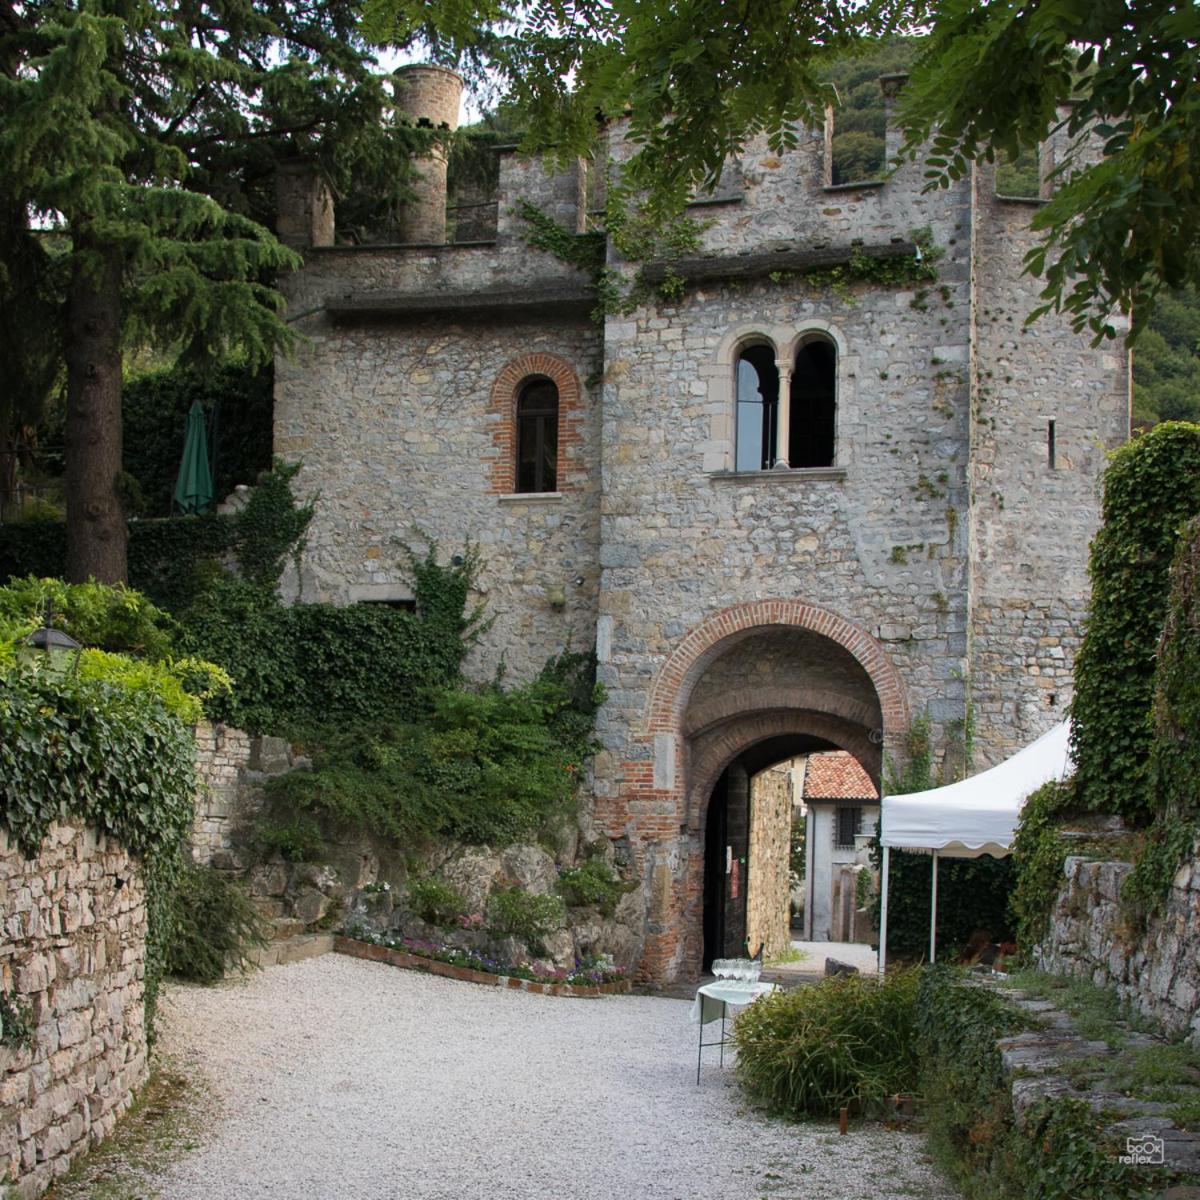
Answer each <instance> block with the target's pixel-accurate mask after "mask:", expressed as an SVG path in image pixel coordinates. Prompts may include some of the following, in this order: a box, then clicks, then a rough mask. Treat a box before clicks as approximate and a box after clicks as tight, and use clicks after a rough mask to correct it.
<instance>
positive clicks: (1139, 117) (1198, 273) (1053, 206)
mask: <svg viewBox="0 0 1200 1200" xmlns="http://www.w3.org/2000/svg"><path fill="white" fill-rule="evenodd" d="M1198 67H1200V9H1197V8H1196V6H1195V5H1193V4H1190V3H1179V2H1178V0H1140V2H1139V3H1137V4H1136V5H1133V4H1127V3H1103V4H1097V3H1094V2H1093V0H1031V2H1030V3H1027V4H1020V5H1016V4H980V3H978V2H977V0H942V2H941V3H939V4H938V5H937V7H936V9H935V10H934V14H933V21H932V25H931V30H930V35H929V37H928V39H927V40H926V41H925V42H924V44H923V46H922V50H921V55H920V57H919V58H918V60H917V62H916V64H915V65H914V67H913V72H912V78H911V80H910V84H909V87H908V89H907V92H906V99H905V103H904V105H903V113H902V117H903V120H904V122H905V125H906V130H907V143H906V150H907V152H908V153H909V154H911V155H914V156H916V155H924V154H925V153H926V151H925V146H926V144H927V143H928V142H929V141H930V140H931V139H932V153H931V154H929V155H928V156H927V157H926V162H927V163H928V166H929V173H930V177H931V179H932V181H933V182H934V183H936V184H943V185H944V184H948V183H949V182H951V181H952V180H954V179H957V178H960V177H961V176H962V175H963V173H964V172H965V171H966V170H967V169H968V164H969V163H970V161H971V160H972V159H974V158H976V157H977V156H979V155H980V154H983V155H985V156H991V155H992V154H993V153H1000V152H1002V153H1004V154H1007V155H1008V156H1009V157H1010V158H1016V157H1017V156H1018V155H1019V154H1020V153H1021V152H1022V151H1027V150H1030V149H1032V148H1033V147H1034V146H1035V145H1036V144H1037V143H1038V141H1039V140H1041V139H1042V138H1044V137H1045V136H1046V134H1047V132H1048V131H1051V130H1058V129H1061V130H1062V131H1063V132H1064V133H1065V135H1066V136H1067V137H1069V138H1072V139H1081V138H1083V137H1084V136H1085V135H1087V134H1088V133H1094V134H1095V135H1096V136H1097V137H1098V138H1099V139H1100V140H1101V141H1102V143H1103V148H1104V155H1105V157H1104V158H1103V159H1102V160H1097V161H1091V160H1090V159H1089V158H1088V157H1086V156H1080V157H1078V158H1077V159H1075V160H1074V161H1070V160H1069V161H1067V162H1066V163H1064V164H1063V165H1062V167H1061V168H1060V169H1059V173H1058V179H1057V182H1058V183H1059V185H1060V186H1059V188H1058V190H1057V192H1056V193H1055V196H1054V198H1053V200H1052V201H1051V202H1050V203H1049V204H1047V205H1046V206H1045V207H1044V208H1043V209H1042V210H1041V211H1040V212H1039V213H1038V214H1037V215H1036V216H1035V218H1034V227H1035V228H1036V229H1039V230H1041V231H1043V232H1044V233H1045V235H1046V237H1045V240H1044V241H1043V243H1042V245H1041V246H1040V247H1038V248H1036V249H1035V250H1034V251H1032V252H1031V253H1030V255H1029V258H1028V260H1027V261H1028V265H1029V267H1030V268H1031V269H1032V270H1033V271H1034V272H1035V273H1036V274H1038V275H1041V276H1042V277H1043V278H1044V280H1045V288H1044V290H1043V292H1042V297H1043V299H1044V300H1045V307H1044V308H1043V309H1041V310H1039V311H1041V312H1044V311H1046V310H1047V309H1053V310H1056V311H1061V312H1065V313H1067V314H1069V316H1070V318H1071V321H1072V324H1073V326H1074V327H1075V328H1076V329H1084V328H1089V329H1091V330H1092V331H1093V333H1095V334H1096V335H1097V336H1098V337H1103V336H1111V335H1112V333H1113V332H1114V325H1113V320H1114V318H1115V317H1116V316H1117V315H1118V314H1119V313H1120V312H1121V311H1130V310H1132V312H1133V322H1134V325H1133V327H1134V332H1135V333H1136V332H1137V331H1138V330H1140V328H1141V327H1142V325H1144V323H1145V321H1146V320H1147V318H1148V317H1149V314H1150V311H1151V309H1152V308H1153V305H1154V302H1155V300H1156V299H1157V298H1158V296H1159V294H1160V293H1161V292H1162V291H1163V290H1164V289H1169V288H1178V287H1181V286H1183V285H1184V284H1186V283H1189V282H1194V281H1196V280H1197V279H1200V249H1198V241H1197V237H1196V233H1197V229H1198V227H1200V170H1198V169H1197V168H1198V166H1200V92H1198V91H1197V88H1196V86H1195V80H1196V75H1197V68H1198ZM1064 105H1065V106H1066V107H1065V108H1064ZM1135 301H1136V302H1137V303H1136V304H1135Z"/></svg>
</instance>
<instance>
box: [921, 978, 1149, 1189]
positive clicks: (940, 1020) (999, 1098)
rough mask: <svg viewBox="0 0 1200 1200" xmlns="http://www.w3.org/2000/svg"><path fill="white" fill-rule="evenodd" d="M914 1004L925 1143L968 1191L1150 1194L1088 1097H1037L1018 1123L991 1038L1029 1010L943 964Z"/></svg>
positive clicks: (1012, 1027)
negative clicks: (1020, 1009)
mask: <svg viewBox="0 0 1200 1200" xmlns="http://www.w3.org/2000/svg"><path fill="white" fill-rule="evenodd" d="M916 1010H917V1021H916V1026H917V1048H918V1052H919V1055H920V1061H921V1087H922V1090H923V1092H924V1094H925V1099H926V1111H927V1130H928V1136H929V1144H930V1149H931V1150H932V1151H933V1153H934V1156H935V1158H936V1159H937V1160H938V1161H939V1162H940V1163H941V1165H942V1166H943V1167H944V1168H945V1169H946V1171H947V1173H948V1174H949V1175H950V1177H951V1179H952V1180H953V1181H954V1183H955V1184H956V1185H957V1186H958V1187H959V1188H960V1189H961V1190H962V1193H963V1195H964V1196H965V1197H967V1200H1060V1198H1062V1197H1070V1198H1071V1200H1132V1198H1133V1197H1136V1196H1148V1195H1149V1194H1150V1193H1149V1192H1147V1191H1146V1190H1144V1189H1145V1185H1146V1183H1147V1182H1148V1181H1147V1180H1146V1178H1145V1176H1143V1177H1142V1180H1141V1181H1140V1182H1141V1185H1142V1186H1141V1187H1139V1181H1138V1180H1137V1179H1136V1177H1135V1174H1134V1172H1133V1171H1131V1170H1130V1169H1129V1167H1127V1166H1125V1165H1124V1164H1122V1163H1120V1162H1119V1161H1118V1159H1117V1157H1116V1155H1117V1147H1116V1146H1114V1145H1113V1144H1112V1139H1111V1136H1110V1134H1109V1133H1108V1131H1107V1129H1106V1128H1105V1126H1106V1122H1105V1121H1104V1120H1103V1118H1102V1117H1100V1116H1098V1115H1097V1114H1095V1113H1093V1112H1092V1111H1091V1110H1090V1109H1089V1107H1088V1106H1087V1104H1086V1103H1085V1102H1083V1101H1079V1100H1071V1099H1063V1098H1052V1099H1048V1100H1042V1101H1039V1102H1038V1103H1037V1104H1035V1105H1034V1106H1033V1107H1032V1108H1031V1109H1030V1110H1029V1112H1028V1113H1026V1114H1025V1121H1024V1124H1023V1125H1022V1126H1020V1127H1018V1126H1017V1125H1016V1123H1015V1121H1014V1119H1013V1111H1012V1098H1011V1093H1010V1090H1009V1086H1010V1085H1009V1080H1008V1078H1007V1076H1006V1074H1005V1071H1004V1069H1003V1064H1002V1062H1001V1059H1000V1051H999V1049H998V1048H997V1042H998V1041H999V1040H1000V1039H1001V1038H1003V1037H1007V1036H1009V1035H1011V1034H1013V1033H1016V1032H1017V1031H1019V1030H1021V1029H1023V1028H1028V1027H1029V1024H1030V1022H1029V1018H1028V1017H1026V1016H1025V1015H1024V1014H1022V1013H1019V1012H1018V1011H1017V1010H1016V1009H1014V1008H1013V1007H1012V1006H1010V1005H1009V1004H1007V1003H1006V1002H1005V1001H1004V1000H1003V999H1002V998H1001V997H1000V996H998V995H996V994H995V993H994V992H992V991H990V990H989V989H987V988H986V987H978V986H970V985H967V984H964V982H963V976H962V973H961V972H959V971H956V970H955V969H953V968H949V967H945V966H940V965H939V966H936V967H931V968H928V969H926V970H925V971H924V972H923V975H922V979H921V984H920V987H919V989H918V991H917V998H916Z"/></svg>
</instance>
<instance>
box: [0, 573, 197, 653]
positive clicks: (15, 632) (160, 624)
mask: <svg viewBox="0 0 1200 1200" xmlns="http://www.w3.org/2000/svg"><path fill="white" fill-rule="evenodd" d="M47 613H48V614H49V617H50V621H51V624H53V625H54V626H55V627H56V628H58V629H61V630H63V632H65V633H68V634H70V635H71V637H73V638H74V639H75V640H76V641H77V642H79V643H81V644H82V645H84V646H92V647H95V648H97V649H100V650H113V651H120V652H123V653H127V654H135V655H138V656H139V657H142V658H149V659H161V658H166V657H167V656H168V655H169V654H170V653H171V650H172V645H173V641H174V634H175V630H174V627H173V623H172V621H171V618H170V616H169V615H168V614H167V613H165V612H163V611H162V609H160V608H158V607H156V606H155V605H154V604H152V603H151V602H150V601H149V600H147V599H146V597H145V596H143V595H142V594H141V593H140V592H136V591H134V590H133V589H132V588H127V587H125V586H123V585H121V584H115V585H110V584H103V583H65V582H64V581H63V580H61V579H50V578H46V579H38V578H35V577H34V576H32V575H31V576H27V577H26V578H24V579H10V580H9V582H8V584H7V585H6V586H4V587H0V637H14V636H20V635H23V634H24V633H27V632H29V631H30V630H32V629H35V628H37V627H38V626H39V625H41V624H42V621H43V620H44V619H45V617H46V615H47Z"/></svg>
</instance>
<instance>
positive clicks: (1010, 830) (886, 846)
mask: <svg viewBox="0 0 1200 1200" xmlns="http://www.w3.org/2000/svg"><path fill="white" fill-rule="evenodd" d="M1069 741H1070V725H1069V723H1068V722H1067V721H1063V722H1062V723H1061V724H1058V725H1055V727H1054V728H1053V729H1051V730H1050V732H1049V733H1045V734H1043V735H1042V736H1041V737H1040V738H1038V740H1037V741H1036V742H1034V743H1032V744H1031V745H1029V746H1026V747H1025V749H1024V750H1019V751H1018V752H1017V753H1016V754H1014V755H1013V756H1012V758H1008V759H1005V760H1004V762H1002V763H1000V764H999V765H998V766H995V767H991V768H990V769H989V770H987V771H981V772H980V773H979V774H978V775H972V776H971V777H970V778H969V779H962V780H960V781H959V782H958V783H951V784H948V785H947V786H946V787H940V788H932V789H931V790H929V791H927V792H912V793H910V794H909V795H906V796H885V797H884V798H883V800H882V801H881V807H880V811H879V841H880V844H881V845H882V846H883V864H882V877H881V879H880V885H879V909H880V911H879V926H880V928H879V970H880V972H881V973H882V972H883V971H884V969H885V968H886V967H887V913H888V875H889V871H890V867H891V862H890V860H891V850H892V848H893V847H894V848H895V849H897V850H916V851H918V852H920V853H924V854H929V855H930V856H931V858H932V862H933V866H932V873H933V896H932V904H931V908H930V914H929V961H930V962H933V961H934V958H935V956H936V953H937V870H938V858H939V857H949V858H977V857H978V856H979V855H981V854H993V855H995V856H996V857H997V858H1002V857H1003V856H1004V855H1006V854H1008V853H1009V851H1010V850H1011V849H1012V842H1013V835H1014V833H1015V832H1016V827H1017V815H1018V813H1019V812H1020V810H1021V805H1022V804H1024V803H1025V801H1026V800H1027V799H1028V798H1029V796H1030V795H1032V794H1033V793H1034V792H1036V791H1037V789H1038V788H1040V787H1041V786H1042V784H1044V783H1049V782H1050V781H1051V780H1052V779H1062V778H1063V777H1064V776H1065V775H1066V774H1067V773H1068V772H1069V770H1070V765H1071V753H1070V746H1069Z"/></svg>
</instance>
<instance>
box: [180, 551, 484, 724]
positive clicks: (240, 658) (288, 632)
mask: <svg viewBox="0 0 1200 1200" xmlns="http://www.w3.org/2000/svg"><path fill="white" fill-rule="evenodd" d="M262 541H263V547H262V549H261V553H260V554H259V557H258V558H257V559H255V560H254V563H251V562H250V560H249V559H247V562H246V564H245V569H246V570H247V571H251V570H258V571H264V572H266V573H267V574H269V573H270V572H271V571H273V570H275V569H277V568H279V567H280V565H281V562H282V556H283V555H284V554H286V553H287V552H288V551H287V549H286V546H283V543H282V542H278V541H274V540H272V539H269V538H265V537H264V538H263V539H262ZM281 546H282V547H283V548H282V549H281ZM255 564H256V565H255ZM410 567H411V574H412V577H413V580H414V592H415V594H416V606H417V607H416V611H415V612H405V611H400V610H397V609H393V608H389V607H387V606H384V605H376V604H352V605H349V606H347V607H344V608H341V607H336V606H334V605H331V604H297V605H293V606H285V605H283V604H281V603H280V601H279V598H278V596H277V595H276V594H275V591H274V589H273V585H269V584H268V583H266V582H262V581H260V582H257V583H255V582H251V581H250V580H249V579H228V578H225V579H217V580H214V581H213V582H212V583H211V585H210V586H209V587H208V588H207V589H206V590H205V591H204V592H203V593H202V595H201V596H200V597H199V598H198V599H197V601H196V602H195V603H194V604H193V605H192V606H191V607H190V608H189V609H188V610H187V612H186V613H185V614H184V617H183V620H182V625H183V631H182V634H181V642H182V644H183V645H184V646H185V647H186V648H187V649H188V650H189V651H190V652H191V653H193V654H196V655H198V656H200V657H202V658H205V659H209V660H211V661H212V662H215V663H219V664H220V665H221V666H223V667H225V668H226V669H227V670H228V672H229V674H230V675H231V676H232V677H233V680H234V687H233V693H232V695H231V696H230V697H229V698H228V700H227V701H226V702H225V703H224V704H223V705H222V706H220V707H219V708H217V709H215V710H214V711H216V712H217V713H218V715H219V716H220V717H221V718H222V719H224V720H226V721H228V722H229V723H230V724H233V725H237V726H238V727H239V728H242V729H249V730H251V731H253V732H259V731H262V730H270V731H271V732H273V733H289V734H292V735H295V736H297V737H299V738H300V739H301V740H308V739H309V738H310V737H311V736H312V735H313V732H314V730H315V729H320V728H322V727H327V726H329V725H332V724H355V725H361V724H370V723H380V722H395V721H401V722H402V721H406V720H413V719H414V718H416V717H419V716H422V715H424V713H425V711H426V709H427V704H426V701H425V700H424V698H423V694H424V692H425V691H426V690H427V689H429V688H433V687H437V686H438V685H442V684H447V683H449V682H450V681H451V680H453V679H455V678H456V677H457V675H458V672H459V669H460V666H461V664H462V659H463V656H464V655H465V654H466V651H467V649H468V647H469V646H470V645H471V643H472V642H473V641H474V639H475V637H476V636H477V633H478V630H479V619H478V613H469V612H467V611H466V598H467V592H468V590H469V588H470V583H471V580H472V579H473V577H474V574H475V572H476V570H477V569H478V559H477V557H476V556H475V555H474V554H473V553H471V552H470V549H469V548H468V553H467V554H466V555H464V556H462V561H460V562H459V563H457V564H454V563H452V564H450V565H447V566H443V565H441V564H440V563H439V562H438V561H437V549H436V546H434V545H432V544H431V545H430V546H429V548H428V550H427V552H426V554H425V555H424V556H423V557H420V558H416V557H414V558H413V560H412V561H411V563H410Z"/></svg>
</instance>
